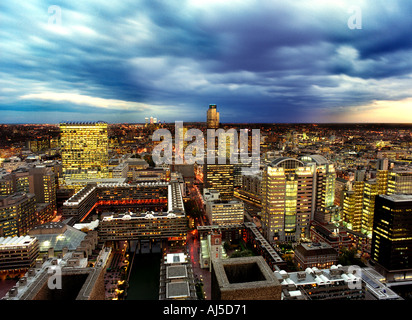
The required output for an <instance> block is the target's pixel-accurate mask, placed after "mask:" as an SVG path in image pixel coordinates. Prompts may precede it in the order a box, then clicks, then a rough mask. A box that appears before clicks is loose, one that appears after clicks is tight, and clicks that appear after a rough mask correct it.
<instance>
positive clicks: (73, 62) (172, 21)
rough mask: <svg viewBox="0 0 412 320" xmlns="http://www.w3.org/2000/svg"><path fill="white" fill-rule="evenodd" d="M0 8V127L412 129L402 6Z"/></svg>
mask: <svg viewBox="0 0 412 320" xmlns="http://www.w3.org/2000/svg"><path fill="white" fill-rule="evenodd" d="M0 8H1V10H0V12H1V13H0V19H1V21H2V22H3V23H2V28H1V30H0V37H1V39H2V42H1V50H2V56H1V58H0V66H1V70H2V71H1V72H0V92H1V94H0V112H1V114H2V117H1V119H0V122H1V123H59V122H62V121H93V120H96V119H98V120H103V121H107V122H109V123H124V122H129V123H144V121H145V117H148V116H150V115H157V116H158V117H160V118H161V119H162V121H165V122H174V121H185V122H204V121H205V113H206V111H207V109H208V107H209V104H212V103H213V104H216V105H217V107H218V109H219V112H220V119H221V123H252V122H256V123H335V122H339V123H340V122H347V123H351V122H361V123H362V122H376V123H386V122H389V123H411V122H412V108H411V107H412V94H411V90H410V88H411V87H412V77H411V75H412V62H411V61H410V59H409V57H410V54H411V50H412V49H411V48H412V39H411V37H410V35H409V31H410V29H411V27H412V25H411V24H412V22H411V20H410V18H409V17H410V14H411V13H412V4H411V3H410V2H407V1H402V0H399V1H391V2H390V3H388V2H385V1H369V0H365V1H351V0H348V1H334V2H333V3H328V2H326V1H321V0H318V1H306V0H301V1H294V2H293V3H285V2H282V3H281V2H279V1H266V0H264V1H259V2H256V1H231V2H230V3H227V2H222V1H208V2H202V1H196V0H190V1H189V0H188V1H168V2H167V3H159V2H154V1H138V2H136V1H133V2H132V1H123V2H122V3H110V2H108V1H88V2H87V3H82V2H80V1H74V2H73V1H72V2H70V3H66V2H62V1H53V2H49V1H37V2H35V3H31V4H25V5H21V4H18V3H13V2H6V3H2V4H1V5H0Z"/></svg>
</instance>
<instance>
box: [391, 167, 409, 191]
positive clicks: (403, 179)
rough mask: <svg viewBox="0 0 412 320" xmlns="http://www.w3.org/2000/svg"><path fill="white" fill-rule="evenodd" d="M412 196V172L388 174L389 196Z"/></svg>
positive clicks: (400, 171) (392, 172)
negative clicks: (396, 194) (399, 194)
mask: <svg viewBox="0 0 412 320" xmlns="http://www.w3.org/2000/svg"><path fill="white" fill-rule="evenodd" d="M394 193H401V194H411V193H412V171H411V170H392V171H390V172H389V174H388V191H387V194H394Z"/></svg>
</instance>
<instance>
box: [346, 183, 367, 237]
mask: <svg viewBox="0 0 412 320" xmlns="http://www.w3.org/2000/svg"><path fill="white" fill-rule="evenodd" d="M359 179H362V178H359ZM364 186H365V182H364V181H363V180H356V181H353V183H352V185H351V187H350V188H349V190H345V191H344V192H343V208H342V221H343V222H344V226H345V227H347V228H348V229H351V230H353V231H356V232H361V230H362V213H363V210H362V205H363V192H364Z"/></svg>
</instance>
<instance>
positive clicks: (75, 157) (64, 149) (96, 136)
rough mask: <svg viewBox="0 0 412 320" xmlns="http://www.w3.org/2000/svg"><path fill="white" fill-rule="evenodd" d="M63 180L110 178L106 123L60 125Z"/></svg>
mask: <svg viewBox="0 0 412 320" xmlns="http://www.w3.org/2000/svg"><path fill="white" fill-rule="evenodd" d="M60 145H61V157H62V166H63V170H62V173H63V178H64V179H71V180H79V179H80V180H81V179H99V178H107V177H108V175H109V172H108V134H107V123H106V122H102V121H99V122H66V123H60Z"/></svg>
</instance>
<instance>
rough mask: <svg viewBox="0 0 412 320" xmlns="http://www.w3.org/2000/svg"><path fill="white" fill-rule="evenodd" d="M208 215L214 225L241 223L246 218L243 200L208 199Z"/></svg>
mask: <svg viewBox="0 0 412 320" xmlns="http://www.w3.org/2000/svg"><path fill="white" fill-rule="evenodd" d="M206 215H207V217H208V219H209V222H210V224H212V225H225V224H241V223H243V220H244V218H243V215H244V205H243V201H238V200H230V201H224V200H214V201H207V202H206Z"/></svg>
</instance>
